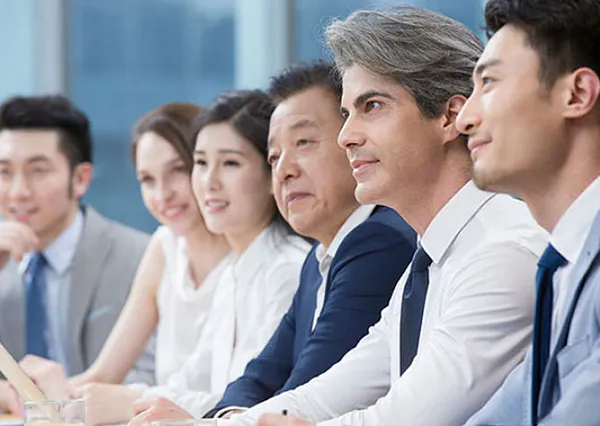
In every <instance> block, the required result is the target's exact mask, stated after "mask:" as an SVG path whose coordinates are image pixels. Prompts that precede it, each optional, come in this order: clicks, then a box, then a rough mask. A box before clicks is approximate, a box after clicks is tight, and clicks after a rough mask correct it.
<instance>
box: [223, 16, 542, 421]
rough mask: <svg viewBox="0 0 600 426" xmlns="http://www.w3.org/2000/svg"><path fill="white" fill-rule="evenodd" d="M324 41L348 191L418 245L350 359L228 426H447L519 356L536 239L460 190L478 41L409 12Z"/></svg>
mask: <svg viewBox="0 0 600 426" xmlns="http://www.w3.org/2000/svg"><path fill="white" fill-rule="evenodd" d="M326 38H327V42H328V44H329V46H330V47H331V49H332V50H333V52H334V54H335V59H336V63H337V66H338V68H339V69H340V71H341V72H342V75H343V92H344V93H343V97H342V114H343V115H344V116H345V118H346V122H345V124H344V127H343V129H342V131H341V133H340V135H339V140H338V142H339V144H340V146H342V147H343V148H344V149H345V150H346V152H347V154H348V158H349V160H350V163H351V165H352V168H353V171H354V178H355V179H356V181H357V183H358V185H357V189H356V196H357V198H358V200H359V201H360V202H361V203H379V204H383V205H386V206H388V207H391V208H393V209H395V210H396V211H397V212H398V213H400V214H401V215H402V216H403V217H404V218H405V219H406V221H407V222H408V223H409V224H410V225H411V226H412V227H413V228H414V229H415V230H416V231H417V232H418V234H419V235H420V240H419V242H420V248H419V249H418V250H417V252H416V254H415V257H414V259H413V262H412V266H411V268H410V271H407V272H405V274H404V276H403V277H402V278H401V279H400V281H399V283H398V285H397V287H396V292H395V294H394V296H392V299H391V301H390V304H389V306H388V308H386V309H385V310H384V311H383V312H382V318H381V320H380V322H379V323H378V324H377V325H375V326H374V327H373V328H372V329H371V330H370V332H369V334H368V335H367V336H366V337H365V338H364V339H363V340H362V341H361V342H360V343H359V344H358V346H357V347H356V348H355V349H354V350H352V351H351V352H349V353H348V354H347V355H346V356H345V357H344V358H343V359H342V360H341V361H340V363H338V364H337V365H335V366H333V367H332V368H331V369H330V370H329V371H327V372H326V373H324V374H323V375H321V376H319V377H317V378H315V379H313V380H312V381H310V382H309V383H307V384H306V385H304V386H301V387H299V388H297V389H295V390H293V391H290V392H286V393H284V394H282V395H279V396H277V397H275V398H273V399H271V400H269V401H266V402H265V403H263V404H260V405H258V406H256V407H254V408H253V409H251V410H249V411H247V412H246V413H245V414H243V415H241V416H240V417H238V418H237V419H235V420H234V421H236V422H237V423H239V424H248V423H254V422H255V421H256V420H257V419H258V418H259V416H260V415H261V414H262V413H280V412H281V411H282V410H284V409H285V410H287V412H288V414H289V415H288V416H286V417H283V416H273V415H271V416H265V417H264V418H263V419H262V420H261V423H262V424H263V425H284V424H309V423H310V422H324V423H322V424H327V425H328V426H333V425H336V426H341V425H344V426H347V425H351V426H366V425H369V426H375V425H390V426H391V425H394V426H402V425H410V426H414V425H418V426H429V425H431V426H433V425H435V426H441V425H444V426H448V425H461V424H463V423H464V421H466V420H467V419H468V418H469V417H470V416H471V415H472V414H473V413H474V412H475V411H477V409H479V408H480V407H481V406H482V405H483V404H484V403H485V401H486V400H487V399H488V398H489V397H490V396H491V395H492V394H493V392H494V390H495V389H496V388H498V386H500V384H501V383H502V381H503V380H504V378H505V376H506V375H507V374H508V372H509V371H510V370H511V369H512V368H513V367H514V366H515V365H516V364H517V363H518V362H519V361H520V360H521V359H522V358H523V356H524V353H525V350H526V348H527V345H528V343H529V339H530V333H531V323H532V311H533V297H534V296H533V293H534V282H535V281H534V276H535V271H536V262H537V258H538V256H539V255H540V253H541V252H542V250H543V249H544V246H545V244H546V242H547V234H546V233H545V232H544V231H542V230H541V229H540V228H539V227H538V226H537V225H536V224H535V222H534V220H533V218H532V217H531V215H530V214H529V211H528V209H527V207H526V206H525V205H524V204H523V203H522V202H520V201H517V200H515V199H513V198H511V197H509V196H506V195H498V194H494V193H489V192H483V191H481V190H479V189H477V188H476V187H475V185H474V184H473V183H472V182H470V171H471V162H470V157H469V151H468V150H467V147H466V143H465V139H464V137H463V136H462V135H461V134H460V133H459V132H458V130H457V129H456V127H455V121H456V117H457V115H458V112H459V111H460V109H461V107H462V106H463V104H464V103H465V101H466V96H468V95H469V93H470V92H471V89H472V86H471V73H472V70H473V67H474V64H475V62H476V60H477V58H478V56H479V55H480V53H481V51H482V46H481V43H480V41H479V40H478V39H477V37H476V36H475V35H474V34H473V33H471V32H470V31H469V30H468V29H467V28H466V27H465V26H463V25H461V24H459V23H458V22H456V21H453V20H451V19H449V18H446V17H443V16H440V15H438V14H435V13H432V12H428V11H425V10H422V9H417V8H412V7H398V8H394V9H389V10H386V11H383V12H378V11H362V12H356V13H354V14H353V15H351V16H350V17H349V18H348V19H347V20H345V21H338V22H335V23H333V24H332V25H331V26H330V27H329V28H328V29H327V31H326ZM294 416H299V417H303V418H306V419H308V420H307V421H304V420H300V419H298V418H295V417H294Z"/></svg>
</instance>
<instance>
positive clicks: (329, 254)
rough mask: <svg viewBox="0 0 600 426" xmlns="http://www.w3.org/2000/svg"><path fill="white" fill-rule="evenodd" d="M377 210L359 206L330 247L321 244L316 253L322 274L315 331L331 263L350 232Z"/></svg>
mask: <svg viewBox="0 0 600 426" xmlns="http://www.w3.org/2000/svg"><path fill="white" fill-rule="evenodd" d="M373 210H375V205H373V204H369V205H364V206H359V207H358V208H357V209H356V210H354V212H352V214H351V215H350V216H348V219H346V221H345V222H344V224H343V225H342V226H341V227H340V229H338V231H337V233H336V234H335V236H334V237H333V240H332V241H331V244H329V247H327V248H325V246H324V245H323V244H319V246H318V247H317V250H316V251H315V257H316V258H317V262H319V273H320V274H321V285H320V286H319V289H318V290H317V304H316V307H315V316H314V319H313V325H312V328H313V330H314V328H315V326H316V325H317V319H319V315H321V311H322V310H323V303H324V302H325V288H326V286H325V283H326V282H327V275H328V274H329V268H330V267H331V262H332V261H333V258H334V257H335V254H336V253H337V250H338V248H339V247H340V244H342V241H344V239H345V238H346V237H347V236H348V234H349V233H350V232H352V231H353V230H354V228H356V227H357V226H358V225H360V224H361V223H363V222H364V221H365V220H367V219H368V218H369V216H371V214H372V213H373Z"/></svg>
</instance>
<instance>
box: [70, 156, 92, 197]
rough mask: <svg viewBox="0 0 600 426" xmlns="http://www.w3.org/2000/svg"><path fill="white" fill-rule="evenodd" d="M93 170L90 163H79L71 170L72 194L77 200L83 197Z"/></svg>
mask: <svg viewBox="0 0 600 426" xmlns="http://www.w3.org/2000/svg"><path fill="white" fill-rule="evenodd" d="M93 174H94V168H93V166H92V165H91V164H90V163H81V164H78V165H77V166H75V169H74V170H73V193H74V195H75V196H76V197H77V198H81V197H83V196H84V195H85V193H86V192H87V190H88V187H89V186H90V182H91V180H92V176H93Z"/></svg>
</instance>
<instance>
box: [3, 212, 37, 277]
mask: <svg viewBox="0 0 600 426" xmlns="http://www.w3.org/2000/svg"><path fill="white" fill-rule="evenodd" d="M38 243H39V239H38V237H37V235H35V232H33V229H31V227H29V226H28V225H26V224H24V223H20V222H13V221H6V222H0V269H2V268H3V267H4V265H6V262H8V259H9V258H10V256H12V257H13V258H15V260H17V261H18V262H20V261H21V259H23V255H24V254H25V253H27V252H29V251H31V250H34V249H35V248H36V247H37V245H38Z"/></svg>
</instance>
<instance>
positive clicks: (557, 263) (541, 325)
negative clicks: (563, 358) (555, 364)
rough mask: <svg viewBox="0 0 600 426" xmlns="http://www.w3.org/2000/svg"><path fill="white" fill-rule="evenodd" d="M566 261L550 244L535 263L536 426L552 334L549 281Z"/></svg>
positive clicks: (533, 385)
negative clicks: (541, 387) (536, 267)
mask: <svg viewBox="0 0 600 426" xmlns="http://www.w3.org/2000/svg"><path fill="white" fill-rule="evenodd" d="M566 263H567V260H566V259H565V258H564V257H563V256H562V255H561V254H560V253H559V252H558V251H556V249H555V248H554V247H552V245H551V244H548V247H546V250H545V251H544V253H543V254H542V257H540V260H539V261H538V270H537V274H536V277H535V281H536V284H537V297H536V303H535V319H534V322H533V352H532V367H531V418H532V420H531V424H532V425H533V426H535V425H537V420H538V419H537V411H538V402H539V396H540V386H541V384H542V379H543V377H544V371H545V370H546V363H547V362H548V356H549V354H550V338H551V333H552V301H553V288H552V287H553V285H552V277H553V276H554V273H555V272H556V270H557V269H558V268H560V267H561V266H563V265H565V264H566Z"/></svg>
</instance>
